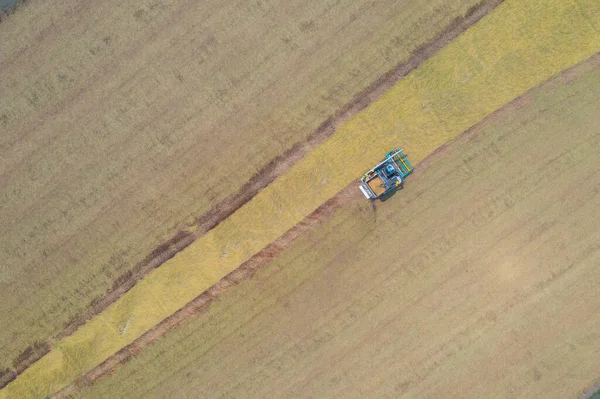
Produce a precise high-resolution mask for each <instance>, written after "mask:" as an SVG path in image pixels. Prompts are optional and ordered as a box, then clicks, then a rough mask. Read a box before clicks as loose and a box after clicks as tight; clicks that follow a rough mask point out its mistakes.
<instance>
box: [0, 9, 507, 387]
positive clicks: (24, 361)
mask: <svg viewBox="0 0 600 399" xmlns="http://www.w3.org/2000/svg"><path fill="white" fill-rule="evenodd" d="M503 2H504V0H484V1H482V2H480V3H479V4H478V5H476V6H474V7H472V8H471V9H469V11H468V12H467V14H466V15H465V16H464V17H458V18H456V19H455V20H454V21H453V22H452V23H450V24H449V25H448V26H447V27H446V28H445V29H444V31H442V33H441V34H439V35H438V36H437V37H436V38H435V39H433V40H432V41H430V42H428V43H426V44H424V45H422V46H420V47H418V48H417V49H415V50H414V51H413V55H412V57H411V58H410V59H409V60H408V61H407V62H405V63H401V64H398V65H397V66H396V67H394V68H393V69H392V70H390V71H389V72H387V73H386V74H384V75H382V76H381V77H380V78H379V79H377V80H376V81H375V82H373V83H372V84H371V85H369V86H368V87H367V88H366V89H364V90H363V91H362V92H360V93H359V94H357V95H356V96H355V97H354V98H353V100H352V101H351V102H349V103H348V104H346V105H345V106H344V107H342V108H341V109H340V110H339V111H338V112H337V113H336V114H335V115H333V116H331V117H330V118H328V119H327V120H326V121H325V122H323V123H322V124H321V125H320V126H319V128H318V129H317V130H316V131H315V132H314V133H313V134H312V135H311V136H310V137H309V138H308V140H306V141H304V142H300V143H296V144H295V145H294V146H293V147H292V148H291V149H289V150H288V151H286V152H285V153H284V154H282V155H280V156H278V157H277V158H275V159H273V160H272V161H271V162H270V163H269V164H267V165H266V166H265V167H264V168H263V169H262V170H261V171H260V172H258V173H257V174H256V175H255V176H254V177H253V178H252V179H250V180H249V181H248V182H247V183H246V184H244V186H243V187H242V188H241V189H240V191H239V192H238V193H237V194H235V195H231V196H229V197H227V198H225V199H224V200H223V201H221V202H219V203H218V204H217V205H215V206H214V207H213V208H212V209H211V210H210V211H208V212H206V213H205V214H204V215H202V216H200V217H199V218H197V219H196V221H195V222H194V223H193V224H192V225H191V226H188V228H186V229H184V230H180V231H179V232H177V233H176V234H175V235H174V236H173V237H172V238H171V239H169V240H168V241H166V242H164V243H162V244H160V245H159V246H157V247H156V249H155V250H154V251H152V253H150V254H149V255H148V256H147V257H146V258H144V259H143V260H142V261H141V262H139V263H138V264H137V265H136V266H135V267H134V268H133V269H132V270H131V271H129V272H127V273H125V274H123V275H121V276H120V277H119V278H117V279H116V280H115V282H114V284H113V287H112V288H111V289H110V290H109V291H108V292H107V293H106V295H104V296H103V297H99V298H96V299H94V300H93V301H92V302H91V303H90V306H89V307H88V309H87V311H85V312H83V313H81V314H79V315H77V316H76V317H75V318H74V319H72V320H71V321H70V322H69V323H67V324H66V326H65V328H64V330H63V331H61V332H60V333H59V334H58V335H56V336H55V337H53V338H50V339H48V340H47V341H46V342H37V343H35V344H34V345H32V346H30V347H28V348H27V349H26V350H25V351H24V352H23V353H22V354H21V355H19V356H18V357H17V358H16V359H15V360H14V361H13V368H12V369H9V370H5V371H0V389H2V388H4V387H5V386H6V385H7V384H8V383H10V382H11V381H13V380H14V379H15V378H16V377H17V376H18V375H20V374H21V373H22V372H23V371H25V370H26V369H27V368H28V367H29V366H30V365H32V364H33V363H35V362H36V361H37V360H39V359H40V358H41V357H42V356H44V355H45V354H46V353H48V352H49V351H50V350H51V348H52V343H54V342H56V341H59V340H61V339H63V338H65V337H67V336H69V335H71V334H73V332H75V331H76V330H77V329H78V328H79V327H81V326H82V325H83V324H85V323H86V322H87V321H88V320H90V319H91V318H92V317H93V316H94V315H96V314H98V313H101V312H102V311H103V310H105V309H106V308H107V307H108V306H110V305H111V304H112V303H114V302H115V301H117V300H118V299H119V298H120V297H121V296H122V295H123V294H124V293H126V292H127V291H129V290H130V289H131V288H132V287H133V286H135V284H136V283H137V282H138V281H140V280H141V279H142V278H143V277H144V276H145V275H147V274H148V273H150V272H151V271H152V270H154V269H156V268H158V267H160V266H161V265H162V264H163V263H164V262H166V261H167V260H169V259H171V258H173V257H174V256H175V255H176V254H177V253H179V252H181V251H182V250H184V249H185V248H186V247H188V246H189V245H190V244H192V243H193V242H194V241H195V240H196V239H197V238H199V237H201V236H202V235H204V234H206V233H207V232H208V231H210V230H212V229H214V228H215V227H216V226H217V225H218V224H219V223H221V222H222V221H223V220H225V219H227V218H228V217H229V216H230V215H232V214H233V213H234V212H235V211H237V210H238V209H239V208H241V207H242V206H243V205H245V204H246V203H247V202H248V201H250V200H251V199H252V198H254V196H256V194H258V192H259V191H260V190H262V189H264V188H265V187H267V186H268V185H269V184H271V183H272V182H273V181H274V180H275V179H276V178H277V177H279V176H281V175H283V174H284V173H285V172H287V171H288V170H289V169H290V168H291V167H292V166H293V165H294V164H295V163H296V162H298V161H299V160H300V159H302V158H303V157H304V156H305V155H306V154H308V153H309V152H310V151H312V150H313V149H314V148H316V147H317V146H319V145H320V144H321V143H323V142H324V141H325V140H326V139H327V138H329V137H330V136H331V135H333V133H334V132H335V131H336V130H337V128H338V127H339V126H340V125H342V124H344V123H345V122H347V121H348V120H349V119H351V118H352V117H353V116H355V115H356V114H358V113H359V112H360V111H362V110H363V109H365V108H366V107H367V106H368V105H369V104H370V103H371V102H373V101H375V100H376V99H377V98H379V97H380V96H381V95H382V94H383V93H385V92H386V91H387V90H388V89H389V88H391V87H392V86H394V85H395V84H396V83H397V82H398V81H400V80H401V79H402V78H403V77H405V76H406V75H408V74H409V73H410V72H411V71H413V70H414V69H416V68H417V67H418V66H419V65H420V64H421V63H423V62H424V61H426V60H427V59H429V58H430V57H431V56H433V55H434V54H436V53H437V52H438V51H439V50H441V49H442V48H443V47H444V46H446V45H447V44H448V43H450V42H451V41H452V40H454V39H455V38H456V37H458V36H459V35H460V34H461V33H462V32H464V31H465V30H467V29H468V28H469V27H470V26H472V25H474V24H475V23H477V22H478V21H479V20H480V19H481V18H483V17H484V16H485V15H486V14H488V13H489V12H490V11H492V10H493V9H494V8H496V7H497V6H498V5H500V4H501V3H503ZM345 191H346V189H344V190H343V191H342V192H340V195H342V196H344V195H347V194H343V193H344V192H345ZM332 200H333V199H332ZM333 202H334V203H335V200H334V201H333ZM331 206H332V204H328V203H326V204H324V205H323V206H322V207H325V208H324V209H328V208H327V207H331ZM324 209H321V208H319V210H320V212H327V211H325V210H324ZM316 212H317V211H315V213H316ZM310 217H312V215H311V216H309V218H310ZM315 217H317V216H315ZM302 231H304V230H302ZM286 234H287V233H286ZM297 234H299V232H298V233H297ZM297 234H296V235H297ZM265 250H266V248H265ZM261 253H262V252H261ZM263 256H264V254H263ZM249 262H250V261H249ZM242 267H243V265H242V266H240V268H239V269H238V270H240V269H242ZM234 273H237V270H236V271H235V272H233V273H232V274H234ZM240 273H241V272H240ZM219 285H220V283H217V284H216V285H215V286H214V287H213V288H215V287H217V286H219ZM211 290H212V288H211ZM211 290H209V291H211ZM209 291H207V292H206V293H208V292H209ZM217 291H218V288H217ZM202 295H204V294H202ZM202 295H201V296H202ZM207 295H208V294H207ZM173 316H175V315H173ZM167 320H168V319H167ZM141 338H143V337H141ZM141 338H140V339H141ZM136 342H137V341H136ZM136 342H134V343H132V344H131V345H130V346H132V347H133V346H135V345H136ZM33 348H35V349H36V350H32V349H33ZM125 350H128V349H127V347H126V348H124V349H123V351H125ZM119 353H120V352H119ZM110 361H111V359H108V360H107V361H106V362H105V363H107V362H110ZM103 364H104V363H103ZM101 366H102V365H101ZM101 366H99V367H101ZM90 373H93V370H92V372H90Z"/></svg>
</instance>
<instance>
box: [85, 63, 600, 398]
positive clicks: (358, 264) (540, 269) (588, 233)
mask: <svg viewBox="0 0 600 399" xmlns="http://www.w3.org/2000/svg"><path fill="white" fill-rule="evenodd" d="M598 91H600V57H599V56H596V57H593V58H592V59H590V60H589V61H588V62H586V63H584V64H582V65H580V66H578V67H576V68H574V69H572V70H570V71H567V72H565V73H562V74H560V75H559V76H558V77H556V78H553V79H552V80H551V81H549V82H548V83H545V84H544V85H543V86H542V87H540V88H537V89H534V90H532V91H531V92H529V93H527V94H526V95H524V96H522V97H521V98H519V99H518V100H517V101H515V102H513V103H512V104H511V105H509V106H507V107H505V108H504V109H502V110H500V111H499V112H496V113H495V114H494V115H492V116H491V117H490V118H488V119H487V120H486V121H484V122H483V123H481V124H480V125H478V126H476V127H475V128H473V129H471V130H470V131H469V132H467V133H466V134H464V135H463V136H461V137H460V138H459V139H457V140H455V141H454V142H452V143H451V144H449V145H447V146H445V147H444V148H442V149H441V150H440V151H438V152H436V153H435V154H434V155H433V156H431V157H429V158H428V159H427V160H426V161H424V162H423V163H421V164H420V165H418V167H417V168H416V171H415V174H414V175H413V176H412V177H411V178H410V179H408V180H407V182H406V187H405V189H404V190H402V191H401V192H399V193H398V194H397V195H396V196H394V197H392V198H391V199H390V200H389V201H386V202H385V203H382V204H381V203H380V204H377V206H376V207H372V206H371V204H370V203H369V202H367V201H364V200H362V199H358V198H360V196H354V197H352V196H351V197H346V200H347V201H346V203H345V205H343V206H342V207H341V208H339V209H338V210H337V211H336V212H335V213H334V214H333V215H332V216H331V217H330V218H329V219H327V220H326V221H325V222H324V223H323V224H321V225H319V226H317V227H316V228H314V229H312V230H310V231H309V232H307V233H306V234H304V235H301V236H300V237H299V238H298V239H297V240H296V241H294V242H293V243H292V244H291V245H290V246H289V247H287V248H286V249H285V250H283V251H282V252H281V253H279V254H278V255H277V256H276V257H275V259H274V260H273V262H271V263H269V264H267V265H266V266H265V267H263V268H261V269H259V271H258V272H257V273H256V274H255V275H254V277H253V278H252V279H249V280H245V281H242V282H241V283H240V284H238V285H237V286H235V287H233V288H231V289H229V291H228V293H227V295H222V296H220V298H219V300H218V301H214V302H213V303H212V305H211V307H210V308H209V309H208V311H206V312H204V313H202V314H201V315H200V316H199V317H195V318H191V319H190V322H188V323H183V324H182V325H181V326H180V327H179V328H177V329H174V330H172V331H171V332H170V333H168V334H167V335H165V336H164V337H163V338H162V339H160V340H158V341H157V342H156V343H155V344H154V345H151V346H149V347H148V348H146V350H144V351H142V352H140V353H139V354H138V355H137V356H136V357H133V358H132V359H131V360H130V361H129V362H128V363H127V364H125V365H124V366H123V367H121V368H117V369H116V370H115V371H114V372H113V374H111V375H110V376H108V377H106V378H103V379H100V380H98V381H97V382H96V384H95V385H92V386H91V387H89V388H87V389H86V390H84V391H82V392H80V393H79V395H75V396H76V397H86V398H87V397H90V398H91V397H115V395H118V396H121V397H128V398H129V397H131V398H133V397H144V398H152V397H156V398H163V397H190V396H193V397H207V398H208V397H210V398H219V397H257V398H258V397H269V398H276V397H285V398H289V397H319V398H332V397H340V398H348V397H378V398H381V397H399V396H400V395H402V397H403V398H404V397H406V398H423V397H486V398H487V397H491V398H496V397H497V398H504V397H524V398H531V397H544V398H565V397H576V396H577V394H579V393H581V392H583V391H584V390H585V389H586V388H587V387H588V386H590V385H591V384H592V383H593V382H594V380H595V379H597V378H598V374H597V370H598V369H600V360H598V359H600V351H599V349H598V348H600V333H599V331H600V317H599V316H598V313H597V309H598V308H599V307H600V291H598V290H597V287H598V284H599V283H600V280H599V275H598V273H597V265H598V262H600V246H599V244H598V243H600V231H599V230H598V226H599V225H600V213H598V212H597V209H598V206H599V205H600V197H599V194H600V173H599V172H600V155H599V150H600V123H599V122H600V114H598V109H599V108H600V99H599V98H598V96H597V95H596V94H597V93H598Z"/></svg>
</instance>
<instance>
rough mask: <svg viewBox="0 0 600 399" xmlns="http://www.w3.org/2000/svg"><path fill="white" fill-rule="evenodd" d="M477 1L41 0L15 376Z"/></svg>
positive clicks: (13, 261) (14, 327) (34, 21)
mask: <svg viewBox="0 0 600 399" xmlns="http://www.w3.org/2000/svg"><path fill="white" fill-rule="evenodd" d="M475 3H476V2H475V1H473V0H465V1H454V2H445V1H442V0H432V1H429V2H428V3H427V5H426V6H424V5H423V3H422V2H420V1H416V0H411V1H409V0H406V1H400V2H397V1H382V2H377V3H372V2H367V1H350V0H346V1H324V2H319V3H318V4H316V3H314V4H311V5H310V6H307V4H306V2H302V1H294V2H289V1H275V0H273V1H225V2H223V1H205V2H193V1H179V0H144V1H141V2H140V1H136V2H124V3H123V2H116V1H103V2H97V1H89V0H87V1H79V2H73V1H64V2H59V3H56V2H54V3H52V2H41V1H36V2H30V3H28V4H27V5H26V6H24V7H23V8H21V9H19V10H17V12H15V14H13V15H11V16H10V17H9V18H7V19H6V20H4V21H2V23H1V24H0V41H1V42H2V52H1V53H0V70H1V71H2V73H1V74H0V95H1V98H2V101H1V102H0V131H2V135H0V187H1V188H0V207H1V208H0V210H1V212H0V257H2V262H1V263H0V292H1V293H2V294H1V297H0V299H1V300H0V325H1V326H2V329H0V370H2V369H3V368H6V367H11V366H16V367H17V368H18V367H19V366H21V364H20V362H19V359H17V356H18V355H19V353H21V352H22V351H23V350H25V348H26V347H27V346H29V345H32V344H34V343H35V342H36V341H39V344H38V346H37V349H38V350H40V349H41V350H43V348H44V347H45V344H43V343H41V341H44V340H45V339H47V338H48V337H51V336H53V335H55V334H57V333H59V332H60V331H61V329H62V328H63V327H64V326H65V324H66V323H68V322H69V320H74V319H75V318H76V317H77V316H78V315H81V314H82V312H84V310H85V309H86V308H87V307H88V306H89V304H90V303H91V302H92V301H93V300H94V299H96V298H99V297H101V296H102V295H103V294H104V293H106V291H107V290H108V289H110V288H111V286H113V284H114V283H115V281H118V280H119V278H120V276H123V275H127V272H130V271H131V270H132V269H133V268H134V267H135V265H136V264H138V263H139V262H141V261H142V260H143V259H144V258H145V257H146V256H147V255H148V254H150V253H152V251H153V250H154V249H155V248H156V247H157V246H158V245H159V244H160V243H162V242H165V241H168V239H169V238H171V237H173V235H174V234H175V232H177V231H179V230H180V229H182V228H184V227H185V226H190V225H193V224H194V223H195V218H196V217H198V216H200V215H205V214H206V213H207V212H208V211H209V210H211V209H212V207H213V206H215V204H218V203H219V202H220V201H222V200H224V199H225V198H228V197H229V196H231V195H234V194H236V193H237V192H238V191H239V190H240V189H241V188H242V187H243V186H244V184H245V183H246V182H248V181H249V179H250V178H251V177H252V176H253V175H254V174H255V173H256V172H257V171H259V170H260V169H261V168H262V167H264V166H265V165H266V164H268V163H269V162H270V161H271V160H272V159H274V158H275V157H277V156H278V155H281V154H283V153H284V152H285V151H286V150H288V149H290V148H291V147H292V146H293V145H294V144H295V143H298V142H302V141H303V140H306V139H307V138H308V137H309V136H310V135H311V134H312V133H313V132H314V131H315V129H317V128H318V127H319V126H320V125H321V124H322V123H323V122H325V121H326V120H327V118H328V117H330V116H331V115H333V114H334V113H335V111H336V110H338V109H340V107H342V106H343V105H344V104H347V103H348V102H350V100H351V99H352V97H353V96H354V95H355V94H356V93H358V92H360V91H361V90H362V89H364V88H365V87H367V86H368V85H369V84H370V83H371V82H373V81H375V80H376V79H377V78H378V77H379V76H381V75H382V74H384V73H385V72H387V71H388V70H390V69H391V68H392V67H393V66H395V65H396V64H398V63H402V62H406V61H407V60H408V59H409V58H410V56H411V54H412V52H413V51H415V50H416V49H417V48H418V47H419V46H421V45H423V44H424V43H427V42H428V41H429V40H431V39H433V38H434V37H436V36H437V35H438V34H439V33H440V32H442V31H443V30H444V28H445V27H446V26H448V25H449V24H451V22H452V21H453V20H454V19H455V18H457V17H460V16H462V15H465V14H466V13H467V11H468V10H469V9H470V8H471V7H472V6H474V5H475ZM179 237H180V238H182V239H184V240H185V239H187V238H186V237H187V236H185V235H182V236H179ZM32 356H33V357H35V351H29V352H27V353H25V354H24V356H21V357H20V359H21V360H24V361H26V360H27V359H28V358H31V357H32ZM13 360H14V361H13Z"/></svg>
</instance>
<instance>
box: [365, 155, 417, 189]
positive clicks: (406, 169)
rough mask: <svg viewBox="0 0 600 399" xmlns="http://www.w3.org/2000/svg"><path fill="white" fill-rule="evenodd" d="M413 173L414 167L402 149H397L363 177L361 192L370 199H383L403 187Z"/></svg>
mask: <svg viewBox="0 0 600 399" xmlns="http://www.w3.org/2000/svg"><path fill="white" fill-rule="evenodd" d="M412 171H413V166H412V165H411V163H410V162H409V160H408V158H407V157H406V155H405V154H404V153H403V152H402V149H400V148H396V149H394V150H392V151H390V152H388V153H387V154H386V155H385V159H384V160H383V161H381V162H379V163H378V164H377V165H375V166H374V167H373V168H371V169H369V170H368V171H367V172H366V173H365V174H364V175H363V177H361V179H360V180H361V181H362V183H361V185H360V191H362V193H363V194H364V195H365V197H367V198H368V199H373V200H374V199H378V198H382V197H384V196H386V195H388V194H391V193H392V192H393V191H395V190H397V189H398V188H400V187H402V185H403V184H404V178H405V177H406V176H408V175H410V174H411V173H412Z"/></svg>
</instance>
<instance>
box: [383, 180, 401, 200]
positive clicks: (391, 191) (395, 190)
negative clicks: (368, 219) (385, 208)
mask: <svg viewBox="0 0 600 399" xmlns="http://www.w3.org/2000/svg"><path fill="white" fill-rule="evenodd" d="M402 189H404V184H401V185H400V186H399V187H398V188H395V189H393V190H390V191H389V192H387V193H385V194H383V195H381V196H380V197H379V198H378V200H379V201H381V202H385V201H387V200H389V199H390V198H392V197H393V196H394V195H396V193H397V192H398V191H400V190H402Z"/></svg>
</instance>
